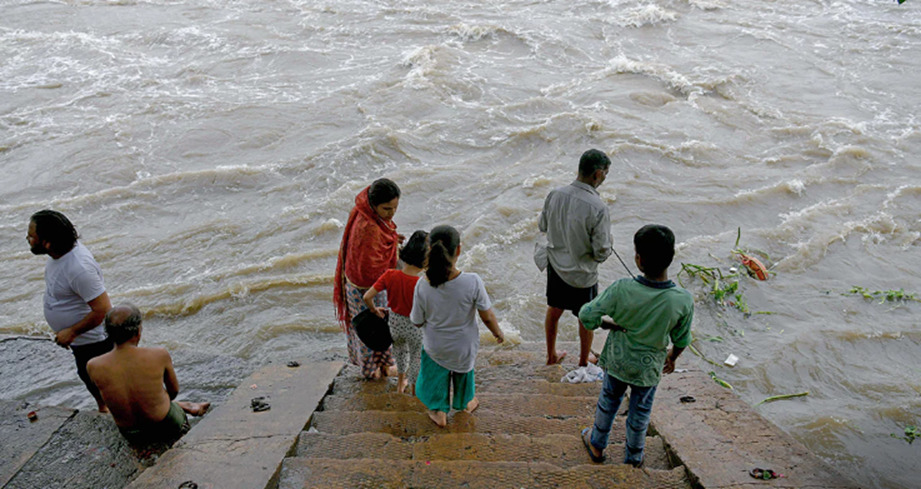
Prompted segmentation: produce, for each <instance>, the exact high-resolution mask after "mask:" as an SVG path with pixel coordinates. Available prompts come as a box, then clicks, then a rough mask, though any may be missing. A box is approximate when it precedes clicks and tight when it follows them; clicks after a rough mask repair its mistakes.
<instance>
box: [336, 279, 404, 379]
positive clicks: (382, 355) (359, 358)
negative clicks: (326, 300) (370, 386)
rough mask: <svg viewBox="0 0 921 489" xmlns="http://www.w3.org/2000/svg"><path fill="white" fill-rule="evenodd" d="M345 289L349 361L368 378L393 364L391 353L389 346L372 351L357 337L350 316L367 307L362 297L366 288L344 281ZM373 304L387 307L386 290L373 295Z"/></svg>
mask: <svg viewBox="0 0 921 489" xmlns="http://www.w3.org/2000/svg"><path fill="white" fill-rule="evenodd" d="M345 290H346V300H347V302H348V306H349V323H348V325H347V329H348V332H347V334H348V344H349V361H350V362H352V364H353V365H357V366H359V367H361V375H362V376H363V377H364V378H366V379H370V378H371V377H372V376H373V375H374V372H377V371H378V370H380V369H381V367H383V368H387V367H389V366H391V365H393V364H394V360H393V355H392V354H391V351H390V348H388V349H387V351H374V350H372V349H370V348H368V347H367V346H365V344H364V343H362V342H361V340H360V339H358V333H357V332H356V331H355V328H353V327H352V320H351V318H353V317H355V316H357V315H358V313H360V312H361V311H364V310H365V309H367V306H365V301H364V299H362V296H364V295H365V292H367V290H368V289H359V288H358V287H355V286H354V285H352V284H351V283H349V282H346V283H345ZM374 305H375V306H377V307H387V291H386V290H384V291H381V292H378V293H377V295H375V296H374Z"/></svg>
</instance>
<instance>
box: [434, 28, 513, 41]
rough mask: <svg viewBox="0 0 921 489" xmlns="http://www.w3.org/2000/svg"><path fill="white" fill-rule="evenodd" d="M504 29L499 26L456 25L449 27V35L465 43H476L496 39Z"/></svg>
mask: <svg viewBox="0 0 921 489" xmlns="http://www.w3.org/2000/svg"><path fill="white" fill-rule="evenodd" d="M501 30H502V29H501V28H500V27H497V26H492V25H488V26H483V25H467V24H464V23H460V24H454V25H452V26H451V27H448V29H447V31H448V34H450V35H452V36H455V37H458V38H460V40H461V41H463V42H475V41H481V40H483V39H486V38H489V37H494V36H495V35H496V34H497V33H498V32H500V31H501Z"/></svg>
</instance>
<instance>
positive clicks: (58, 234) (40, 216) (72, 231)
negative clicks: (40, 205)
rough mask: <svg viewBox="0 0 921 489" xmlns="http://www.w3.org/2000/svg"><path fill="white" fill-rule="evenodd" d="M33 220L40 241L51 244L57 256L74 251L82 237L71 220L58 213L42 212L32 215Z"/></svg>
mask: <svg viewBox="0 0 921 489" xmlns="http://www.w3.org/2000/svg"><path fill="white" fill-rule="evenodd" d="M31 220H32V222H34V223H35V234H37V235H38V239H40V240H42V241H48V242H49V243H51V251H52V252H53V253H54V254H56V255H63V254H65V253H67V252H68V251H70V250H72V249H73V247H74V245H75V244H76V243H77V239H78V238H79V237H80V235H79V234H77V229H76V228H74V225H73V224H71V222H70V220H69V219H67V217H66V216H65V215H64V214H61V213H60V212H58V211H53V210H50V209H44V210H40V211H38V212H36V213H35V214H32V218H31Z"/></svg>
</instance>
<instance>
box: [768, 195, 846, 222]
mask: <svg viewBox="0 0 921 489" xmlns="http://www.w3.org/2000/svg"><path fill="white" fill-rule="evenodd" d="M850 209H851V206H850V204H848V203H847V202H845V201H844V200H826V201H822V202H819V203H816V204H813V205H811V206H809V207H806V208H803V209H800V210H798V211H795V212H787V213H782V214H780V218H781V219H783V223H782V224H781V226H792V227H796V226H804V225H805V224H806V223H807V222H809V221H810V220H812V219H815V218H816V217H820V216H827V215H835V216H839V215H843V214H844V213H845V212H847V211H849V210H850Z"/></svg>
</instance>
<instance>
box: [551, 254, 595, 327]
mask: <svg viewBox="0 0 921 489" xmlns="http://www.w3.org/2000/svg"><path fill="white" fill-rule="evenodd" d="M597 295H598V284H595V285H593V286H591V287H587V288H584V289H580V288H578V287H573V286H571V285H569V284H567V283H566V282H564V281H563V279H561V278H560V276H559V275H557V274H556V271H554V270H553V265H549V264H548V265H547V305H548V306H550V307H555V308H557V309H563V310H564V311H572V313H573V315H574V316H576V317H579V309H581V308H582V306H583V305H585V304H587V303H588V302H590V301H591V300H592V299H594V298H595V296H597Z"/></svg>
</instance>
